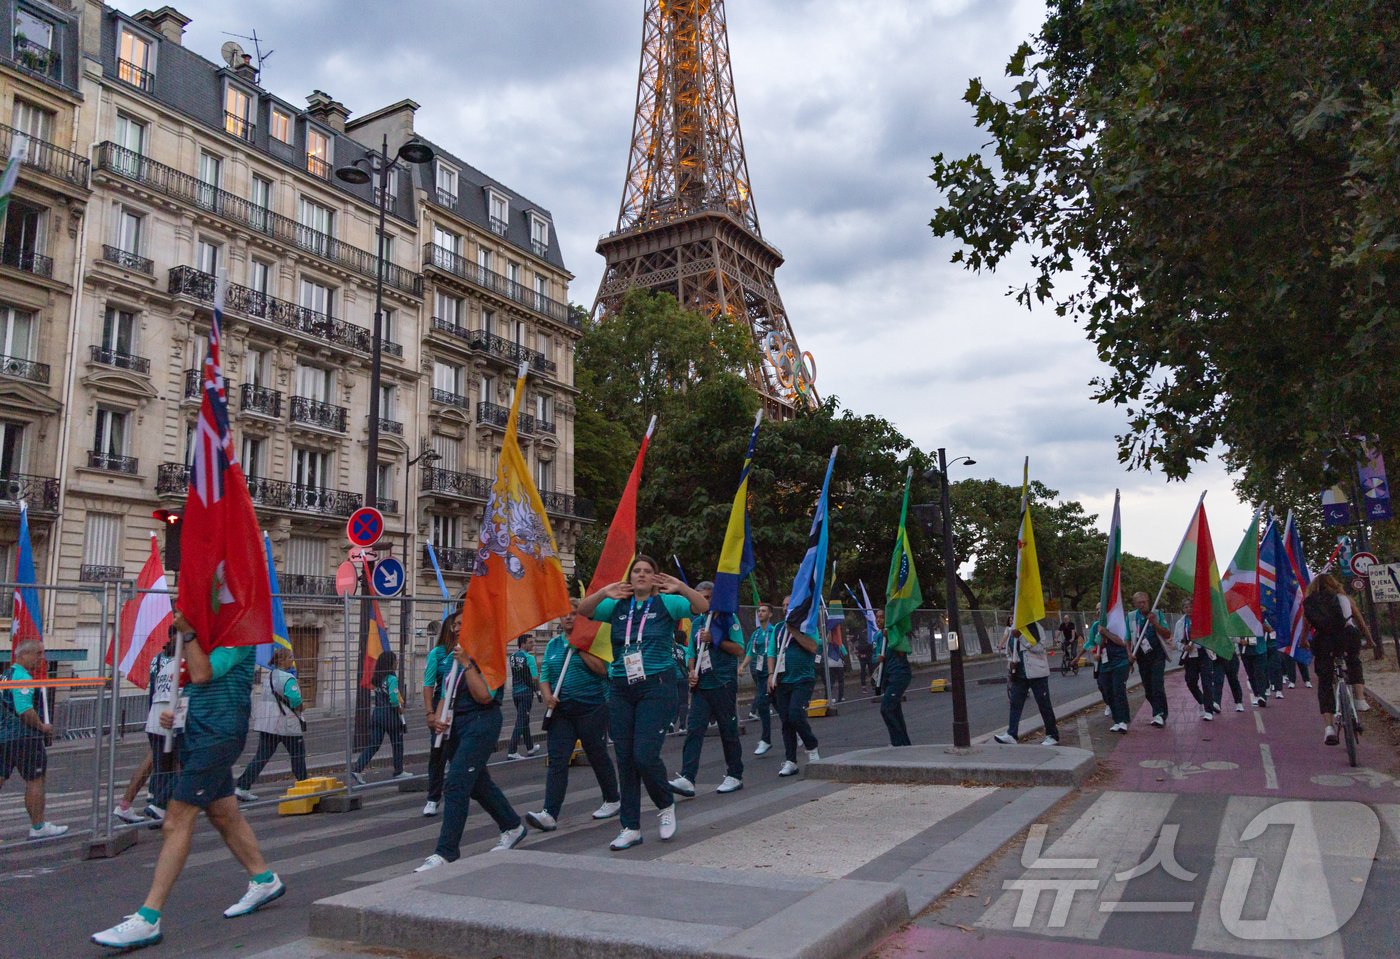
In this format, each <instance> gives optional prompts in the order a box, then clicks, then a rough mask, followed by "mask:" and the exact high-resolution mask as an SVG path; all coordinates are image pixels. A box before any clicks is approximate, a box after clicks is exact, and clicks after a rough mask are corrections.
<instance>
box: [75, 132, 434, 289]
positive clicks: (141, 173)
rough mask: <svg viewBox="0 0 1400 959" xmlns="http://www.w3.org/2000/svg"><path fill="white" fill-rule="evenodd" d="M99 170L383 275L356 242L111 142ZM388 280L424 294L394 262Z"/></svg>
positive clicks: (370, 274) (413, 276) (364, 272)
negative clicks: (270, 209) (304, 223)
mask: <svg viewBox="0 0 1400 959" xmlns="http://www.w3.org/2000/svg"><path fill="white" fill-rule="evenodd" d="M97 168H98V169H99V170H103V171H106V172H109V173H113V174H115V175H117V176H119V177H122V178H123V179H126V180H131V181H132V182H134V183H140V184H141V185H142V186H144V187H146V188H148V189H151V190H155V191H156V192H158V193H161V194H163V195H165V196H168V197H172V198H173V199H176V200H182V201H184V202H186V203H190V204H193V205H195V206H198V207H201V208H203V209H206V210H212V211H214V212H216V213H218V214H219V216H222V217H223V218H224V219H226V220H231V221H233V222H235V223H239V224H242V225H243V226H246V227H248V228H250V229H253V230H256V231H257V232H259V233H262V234H263V235H265V236H270V237H273V238H274V239H276V240H280V241H281V242H283V243H286V244H287V245H289V246H293V247H296V248H297V249H299V250H304V251H306V252H308V253H311V254H313V255H315V256H318V257H321V258H322V259H324V260H328V261H330V262H331V263H334V264H336V265H337V266H341V267H344V268H345V269H347V270H352V271H354V272H355V273H358V274H359V275H360V276H363V277H367V278H369V279H371V280H373V279H375V278H376V276H377V275H378V258H377V257H376V256H375V255H374V254H373V253H371V252H370V251H369V250H362V249H360V248H359V247H357V246H351V245H350V244H348V243H344V242H342V241H340V240H337V239H336V238H335V237H333V236H329V235H327V234H325V233H322V232H320V231H319V230H313V229H312V228H311V227H309V226H305V225H303V224H301V223H298V222H297V221H296V220H293V219H290V218H289V217H285V216H282V215H281V214H279V213H272V212H271V211H269V210H268V209H267V208H266V207H262V206H258V205H257V204H255V203H253V202H252V201H251V200H245V199H244V198H243V197H241V196H235V195H234V194H232V193H229V192H228V191H226V190H220V189H217V188H215V187H213V186H210V185H209V184H207V183H204V182H203V181H201V180H200V179H198V178H197V177H193V176H190V175H189V174H188V173H182V172H180V171H179V170H176V169H175V168H173V167H168V166H166V165H165V164H163V163H157V162H155V161H154V160H151V159H148V158H147V157H144V156H142V155H141V154H139V153H136V152H133V151H131V150H128V149H126V148H125V147H120V146H117V144H115V143H112V142H110V141H109V142H106V143H101V144H99V145H98V147H97ZM327 170H329V167H327ZM312 172H315V171H312ZM326 175H329V174H328V173H327V174H326ZM384 282H385V283H386V284H388V285H389V286H392V287H394V288H395V289H397V290H402V291H403V292H405V293H411V294H414V295H421V294H422V292H423V277H422V276H420V275H419V274H417V273H414V272H413V271H411V270H405V269H404V268H403V267H401V266H397V265H395V264H393V263H386V264H385V265H384Z"/></svg>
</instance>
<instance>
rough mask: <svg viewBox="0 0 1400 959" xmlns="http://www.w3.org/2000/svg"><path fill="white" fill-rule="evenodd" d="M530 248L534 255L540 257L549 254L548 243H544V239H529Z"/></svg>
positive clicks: (542, 257)
mask: <svg viewBox="0 0 1400 959" xmlns="http://www.w3.org/2000/svg"><path fill="white" fill-rule="evenodd" d="M530 250H531V252H533V253H534V254H535V256H537V257H539V258H540V259H544V258H545V257H546V256H548V255H549V244H548V243H546V242H545V241H544V240H536V239H533V238H532V239H531V240H530Z"/></svg>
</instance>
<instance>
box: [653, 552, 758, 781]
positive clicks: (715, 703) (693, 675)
mask: <svg viewBox="0 0 1400 959" xmlns="http://www.w3.org/2000/svg"><path fill="white" fill-rule="evenodd" d="M696 591H697V592H698V593H699V594H700V595H701V596H703V597H705V602H706V603H709V602H710V600H711V599H712V598H713V596H714V591H715V584H714V583H712V582H709V581H708V580H706V581H705V582H703V583H701V584H700V585H699V586H697V587H696ZM743 654H744V631H743V629H742V628H741V627H740V626H739V620H738V619H737V617H736V618H735V619H734V620H732V621H731V622H730V624H729V635H728V636H727V637H723V638H721V640H720V642H719V643H717V644H716V643H715V642H714V639H713V637H712V635H711V633H710V628H709V621H708V619H706V618H703V617H696V618H695V619H694V620H692V621H691V624H690V644H689V645H688V646H687V647H686V654H685V662H686V669H687V674H688V677H689V682H690V686H691V689H692V691H693V692H692V694H691V697H690V716H689V718H688V719H687V720H686V727H685V746H684V747H683V748H682V751H681V774H680V775H679V776H677V777H676V778H675V779H672V780H671V790H672V791H673V792H675V793H678V794H680V795H682V796H686V797H692V796H694V795H695V780H696V777H697V776H698V775H699V774H700V751H701V750H702V749H703V748H704V745H705V730H706V729H707V728H709V725H710V720H711V718H712V717H713V719H714V721H715V723H716V725H717V726H718V727H719V738H720V743H721V744H722V746H723V748H724V767H725V777H724V781H723V782H721V783H720V784H719V788H718V789H716V790H715V792H719V793H732V792H737V791H738V790H740V789H743V788H744V757H743V752H744V750H743V746H742V745H740V743H739V716H738V694H739V657H740V656H742V655H743Z"/></svg>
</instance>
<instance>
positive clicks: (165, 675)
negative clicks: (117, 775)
mask: <svg viewBox="0 0 1400 959" xmlns="http://www.w3.org/2000/svg"><path fill="white" fill-rule="evenodd" d="M169 636H170V638H169V640H167V642H166V644H165V646H164V647H163V648H162V649H161V651H160V652H158V653H156V655H155V656H153V657H152V658H151V671H150V673H149V675H148V676H147V681H146V738H147V739H148V740H149V741H150V745H151V748H150V751H149V752H148V753H147V754H146V757H145V759H143V760H142V761H141V765H140V766H138V767H137V769H136V771H135V772H134V773H132V774H131V779H130V780H128V781H127V784H126V792H125V793H123V794H122V798H121V799H120V800H119V801H118V802H117V808H116V809H114V810H112V813H113V815H115V816H116V817H117V818H118V819H120V820H121V821H122V822H127V823H139V822H146V821H148V820H155V821H156V822H160V820H161V819H163V818H165V804H166V803H168V802H169V801H170V790H171V789H173V788H174V787H175V759H176V757H177V756H178V755H179V751H180V750H179V744H178V741H177V743H176V745H175V747H174V748H173V749H172V750H171V751H170V752H168V753H167V752H166V751H165V735H164V733H165V731H164V730H163V729H161V725H160V714H161V713H163V712H165V711H166V710H167V709H169V708H170V701H171V699H172V698H173V694H174V690H175V627H174V626H171V627H170V630H169ZM147 777H149V782H150V790H149V791H148V793H147V796H148V801H147V803H146V808H145V809H144V810H143V811H142V812H139V813H138V812H136V811H135V810H133V809H132V808H131V804H132V803H134V802H135V801H136V797H137V795H138V794H139V793H140V792H141V787H142V786H143V785H145V784H146V782H147Z"/></svg>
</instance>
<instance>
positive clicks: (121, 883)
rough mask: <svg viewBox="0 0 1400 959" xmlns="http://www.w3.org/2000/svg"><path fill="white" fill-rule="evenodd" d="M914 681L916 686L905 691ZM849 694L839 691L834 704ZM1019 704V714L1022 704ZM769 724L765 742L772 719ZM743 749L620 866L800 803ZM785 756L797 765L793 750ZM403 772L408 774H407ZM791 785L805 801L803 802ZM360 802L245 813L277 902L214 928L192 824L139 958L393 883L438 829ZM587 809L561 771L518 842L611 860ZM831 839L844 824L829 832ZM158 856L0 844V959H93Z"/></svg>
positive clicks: (837, 719) (587, 801)
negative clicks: (52, 958) (721, 790)
mask: <svg viewBox="0 0 1400 959" xmlns="http://www.w3.org/2000/svg"><path fill="white" fill-rule="evenodd" d="M1002 669H1003V666H1002V664H1001V663H1000V662H997V661H990V662H984V663H978V664H974V665H972V666H970V667H969V671H968V679H969V685H968V712H969V718H970V724H971V727H972V734H973V735H974V736H976V735H978V734H981V733H985V732H990V731H993V730H996V729H999V728H1003V727H1004V725H1005V722H1006V687H1005V685H1004V684H1000V683H995V682H993V683H990V684H984V683H980V682H978V680H981V679H993V680H995V679H996V678H997V677H999V676H1000V675H1001V673H1002ZM927 676H928V674H924V681H923V683H922V684H918V685H915V686H914V687H911V689H910V692H909V694H908V696H907V701H906V704H905V714H906V716H907V717H908V721H909V727H910V732H911V734H912V736H913V739H914V741H915V742H948V741H951V730H952V700H951V697H950V696H949V695H947V694H930V693H929V692H928V691H927ZM919 678H920V677H919V676H916V683H917V681H918V679H919ZM854 688H855V687H854V685H853V684H849V683H848V686H847V689H848V693H849V692H851V691H852V690H853V689H854ZM1093 688H1094V686H1093V679H1092V677H1091V676H1090V675H1089V673H1088V671H1087V670H1085V671H1081V672H1080V674H1079V675H1078V676H1077V677H1065V678H1062V677H1060V676H1059V675H1055V676H1053V677H1052V679H1051V691H1052V697H1053V698H1054V699H1055V700H1056V701H1062V700H1068V699H1072V698H1075V697H1078V696H1081V695H1084V694H1086V693H1090V692H1092V691H1093ZM1028 705H1030V711H1031V713H1032V714H1033V713H1034V706H1033V704H1028ZM774 726H775V728H774V736H775V737H776V736H777V728H776V726H777V724H776V722H775V724H774ZM813 728H814V730H815V732H816V734H817V736H818V738H819V739H820V741H821V745H820V748H821V751H822V754H823V755H833V754H835V753H838V752H842V751H845V750H849V749H856V748H862V747H868V746H881V745H886V744H887V742H888V739H887V737H886V733H885V728H884V724H883V723H882V722H881V721H880V717H879V712H878V703H877V702H874V701H869V700H850V701H847V702H846V703H844V704H842V705H841V707H840V709H839V715H837V716H833V717H828V718H825V719H818V720H814V721H813ZM757 738H758V737H757V723H755V722H752V721H750V722H748V723H747V733H746V735H745V736H744V744H745V750H744V752H745V776H744V789H743V790H742V791H740V792H738V793H735V794H733V795H730V796H718V795H715V794H714V793H713V789H714V787H715V786H716V785H718V783H719V780H720V779H721V778H723V775H724V763H723V758H722V756H721V751H720V748H719V741H718V739H715V738H713V737H711V738H709V739H708V740H707V741H706V746H705V752H704V756H703V758H702V762H701V771H700V775H699V777H698V785H699V789H700V791H699V795H698V797H697V798H696V799H694V800H690V801H686V802H683V803H682V804H681V806H680V807H679V815H678V818H679V830H678V834H677V836H676V838H675V840H673V841H672V842H670V843H664V844H663V843H661V842H659V841H658V839H657V837H656V830H655V819H654V818H653V817H652V813H651V811H650V804H649V803H648V801H647V800H646V798H645V795H644V796H643V802H642V819H643V832H644V834H645V835H646V836H647V840H646V842H645V844H643V845H642V846H639V847H637V848H635V849H632V850H629V851H628V852H626V853H623V854H621V855H626V856H629V857H633V858H639V859H650V858H655V857H659V856H661V855H663V854H664V853H667V852H671V851H674V850H675V849H676V848H678V847H680V846H683V845H685V844H686V843H687V842H695V841H699V840H700V839H703V838H708V837H711V836H713V835H715V834H716V833H717V832H722V831H724V830H726V829H732V828H734V827H736V826H738V825H742V824H745V823H748V822H751V821H753V820H754V819H756V818H760V817H763V816H766V815H769V814H770V813H772V812H774V811H776V810H778V809H781V808H782V807H783V805H784V804H787V803H792V802H802V801H805V800H806V798H807V795H808V794H809V793H810V788H809V787H804V786H803V781H804V777H803V776H800V775H799V776H796V777H792V778H788V779H781V780H780V779H779V778H778V777H777V769H778V766H779V765H780V763H781V762H782V750H781V746H779V747H778V748H776V749H774V751H773V752H770V753H769V754H768V755H766V756H764V757H761V758H755V757H754V756H753V755H752V750H753V746H754V744H755V743H756V742H757ZM680 746H681V737H679V736H673V737H670V738H669V740H668V742H667V744H666V748H665V752H664V756H665V758H666V761H667V767H668V769H670V770H672V771H675V770H677V769H678V768H679V765H680ZM386 751H387V749H386ZM496 756H497V759H496V761H494V762H493V763H492V775H493V776H494V777H495V778H496V780H497V781H498V782H499V783H500V785H501V786H502V788H503V789H504V790H505V793H506V796H507V797H508V798H509V799H510V800H511V802H512V803H513V804H514V805H515V807H516V809H517V811H519V812H520V813H521V814H523V813H524V812H525V811H526V810H529V809H539V808H541V806H542V799H543V792H544V774H545V765H544V760H543V754H541V755H540V756H539V757H536V758H533V759H526V760H522V761H515V762H510V761H506V760H504V759H501V758H499V757H500V753H497V754H496ZM798 758H799V763H800V762H801V760H802V753H801V752H800V751H799V755H798ZM409 769H410V771H414V772H418V771H421V767H417V768H415V767H414V766H413V764H412V763H410V766H409ZM813 785H815V784H813ZM824 785H825V784H823V786H824ZM804 788H808V792H803V790H804ZM7 792H8V790H7ZM362 795H363V798H364V806H363V808H362V809H361V810H360V811H358V812H354V813H349V814H346V815H331V814H327V815H312V816H306V817H279V816H277V815H276V812H275V810H274V809H272V808H270V807H264V808H259V809H251V810H249V813H248V814H249V819H250V821H251V822H252V825H253V828H254V830H255V831H256V832H257V834H258V838H259V841H260V844H261V846H262V849H263V852H264V855H265V856H266V857H267V859H268V860H269V862H271V863H272V865H273V868H274V869H276V870H277V871H278V872H279V873H280V874H281V875H282V876H283V877H284V879H285V880H286V882H287V884H288V893H287V895H286V897H284V898H283V899H282V900H281V901H280V902H278V903H277V904H275V905H274V906H271V907H269V908H268V909H266V910H264V911H262V912H259V913H257V914H255V915H254V916H252V917H248V918H244V919H238V920H225V919H223V918H222V917H221V916H220V913H221V911H222V910H223V908H224V907H225V906H227V905H228V904H230V903H232V902H234V901H235V900H236V899H237V898H238V897H239V896H240V895H241V894H242V891H243V887H244V884H245V883H246V877H245V876H244V875H243V873H242V871H241V870H240V869H239V868H238V866H237V865H236V864H235V863H234V862H233V860H232V858H231V857H230V856H229V854H228V852H227V850H226V849H225V848H224V846H223V844H222V843H221V842H220V841H219V839H218V837H217V835H216V834H215V833H214V832H213V830H212V829H210V828H209V827H208V826H207V824H202V825H201V828H200V830H199V831H198V833H197V836H196V839H195V843H194V847H193V850H192V855H191V857H190V861H189V864H188V865H187V867H186V869H185V872H184V874H183V876H182V877H181V880H180V882H179V884H178V885H177V886H176V888H175V890H174V893H173V894H172V896H171V898H170V900H169V902H168V903H167V904H166V909H165V913H164V920H163V923H162V926H163V930H164V932H165V936H166V940H165V942H164V943H162V944H161V945H159V946H157V947H154V948H152V949H149V950H145V951H144V952H143V955H149V956H194V955H198V956H207V957H234V956H248V955H251V954H254V953H257V952H259V951H261V950H264V949H269V948H272V947H273V946H276V945H279V944H282V943H286V942H290V941H294V940H296V939H299V938H301V937H303V936H305V935H307V934H308V920H307V915H308V907H309V905H310V904H311V903H312V902H314V901H316V900H317V899H321V898H324V897H326V896H330V895H334V894H336V893H339V892H343V891H345V890H347V889H351V888H355V887H357V886H359V885H360V884H363V883H369V882H378V881H382V880H384V879H387V878H390V877H392V876H396V875H400V874H402V873H404V872H406V871H408V870H410V869H412V868H413V867H414V866H416V865H417V864H418V863H419V862H421V860H422V858H423V857H424V856H426V855H428V854H429V853H430V852H432V848H433V845H434V842H435V840H436V837H437V831H438V822H439V820H437V819H431V820H429V819H424V818H423V817H422V815H421V810H422V804H423V798H424V797H423V794H422V793H410V794H403V793H399V792H397V791H396V790H395V789H394V788H392V787H381V788H374V787H371V788H368V789H366V790H364V791H363V793H362ZM599 801H600V796H599V792H598V786H597V783H596V781H595V780H594V779H593V775H592V773H591V771H590V770H589V769H588V768H587V766H575V767H574V768H573V769H572V770H571V777H570V790H569V796H568V799H567V800H566V802H565V806H564V810H563V815H562V816H561V825H560V829H559V830H558V831H556V832H553V833H549V834H547V835H546V834H542V833H531V835H530V836H529V837H528V838H527V839H526V843H527V844H528V845H529V846H530V847H532V848H537V849H541V850H547V851H552V852H564V853H573V854H580V855H596V856H609V855H615V854H612V853H609V852H608V850H607V843H608V842H609V841H610V840H611V839H612V838H613V836H614V835H616V831H617V828H618V827H617V821H616V820H615V819H614V820H609V821H606V822H602V823H595V822H593V821H591V820H590V819H589V818H588V816H589V813H590V812H591V811H592V810H593V809H594V808H596V807H597V804H598V803H599ZM833 828H846V827H843V826H842V824H833ZM848 828H850V829H851V831H852V836H853V841H856V840H855V837H856V836H857V830H858V828H859V824H857V823H852V824H849V827H848ZM497 836H498V833H497V832H496V829H495V826H494V824H492V822H491V821H490V819H489V818H487V817H486V816H485V815H484V814H482V812H481V811H480V809H478V808H477V807H476V806H475V804H473V807H472V810H471V813H470V817H469V819H468V821H467V830H466V833H465V835H464V837H463V853H464V855H475V854H478V853H481V852H484V851H485V850H487V849H489V848H490V847H491V846H492V845H494V843H495V840H496V839H497ZM158 850H159V842H158V834H157V833H155V832H151V831H143V833H142V836H141V842H139V843H138V844H137V845H136V846H135V847H134V848H131V849H129V850H127V851H126V852H124V853H123V854H122V855H120V856H118V857H116V858H115V859H110V860H99V861H92V862H83V861H79V860H78V859H77V858H76V856H77V851H76V850H75V848H74V844H71V843H70V844H67V845H59V846H45V847H27V848H26V847H25V846H24V845H23V844H17V843H13V842H10V843H6V844H5V845H3V846H0V884H3V886H4V888H5V889H6V892H7V896H8V898H9V901H10V902H12V903H24V908H22V909H15V908H11V909H8V910H6V912H7V916H6V923H5V926H6V931H5V935H4V942H5V949H6V951H7V952H8V953H9V954H11V955H16V956H20V955H56V956H81V955H85V954H93V953H97V952H99V950H98V949H97V947H96V946H93V945H92V944H91V943H89V942H88V936H90V935H91V934H92V933H93V932H96V931H98V930H99V929H103V928H106V927H107V926H108V925H111V924H112V923H114V922H116V921H118V920H119V919H121V917H122V916H123V915H125V914H127V913H129V912H132V911H134V910H135V909H136V907H137V906H139V905H140V901H141V899H142V897H143V896H144V893H145V891H146V888H147V886H148V884H149V881H150V877H151V870H152V868H153V866H154V863H155V859H156V855H157V852H158Z"/></svg>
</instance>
